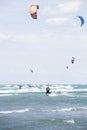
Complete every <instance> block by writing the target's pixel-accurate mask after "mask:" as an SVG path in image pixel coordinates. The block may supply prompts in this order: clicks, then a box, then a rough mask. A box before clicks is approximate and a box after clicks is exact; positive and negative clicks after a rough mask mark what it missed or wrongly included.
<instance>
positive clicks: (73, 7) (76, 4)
mask: <svg viewBox="0 0 87 130" xmlns="http://www.w3.org/2000/svg"><path fill="white" fill-rule="evenodd" d="M81 5H82V2H81V1H80V0H76V1H69V2H67V3H63V4H60V5H59V6H58V9H59V11H60V12H61V13H69V14H70V13H74V12H78V11H79V10H80V8H81Z"/></svg>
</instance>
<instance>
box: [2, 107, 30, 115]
mask: <svg viewBox="0 0 87 130" xmlns="http://www.w3.org/2000/svg"><path fill="white" fill-rule="evenodd" d="M28 111H30V109H29V108H25V109H20V110H9V111H0V114H12V113H24V112H28Z"/></svg>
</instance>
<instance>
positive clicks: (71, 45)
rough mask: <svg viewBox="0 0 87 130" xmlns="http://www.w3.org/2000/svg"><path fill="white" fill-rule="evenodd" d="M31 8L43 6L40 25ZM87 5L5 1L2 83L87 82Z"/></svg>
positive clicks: (81, 0) (0, 7)
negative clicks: (31, 13) (80, 17)
mask: <svg viewBox="0 0 87 130" xmlns="http://www.w3.org/2000/svg"><path fill="white" fill-rule="evenodd" d="M31 4H38V5H39V10H38V11H37V13H38V19H37V20H36V19H32V18H31V16H30V13H29V8H30V5H31ZM86 6H87V1H86V0H63V1H62V0H15V1H13V0H3V1H1V0H0V83H8V84H10V83H60V84H62V83H83V84H85V83H87V7H86ZM79 15H81V16H82V17H83V18H84V20H85V23H84V25H83V26H82V27H81V26H80V24H81V21H80V19H79V18H78V16H79ZM73 56H74V57H75V63H74V64H71V58H72V57H73ZM66 66H68V67H69V68H68V69H66ZM30 69H33V71H34V72H33V73H31V72H30Z"/></svg>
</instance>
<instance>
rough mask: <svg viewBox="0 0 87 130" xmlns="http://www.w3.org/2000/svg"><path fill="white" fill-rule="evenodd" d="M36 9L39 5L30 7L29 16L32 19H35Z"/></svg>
mask: <svg viewBox="0 0 87 130" xmlns="http://www.w3.org/2000/svg"><path fill="white" fill-rule="evenodd" d="M37 9H39V5H31V6H30V14H31V17H32V18H33V19H37Z"/></svg>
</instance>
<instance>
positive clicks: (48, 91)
mask: <svg viewBox="0 0 87 130" xmlns="http://www.w3.org/2000/svg"><path fill="white" fill-rule="evenodd" d="M50 93H51V92H50V88H49V86H48V87H47V88H46V95H47V94H50Z"/></svg>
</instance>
